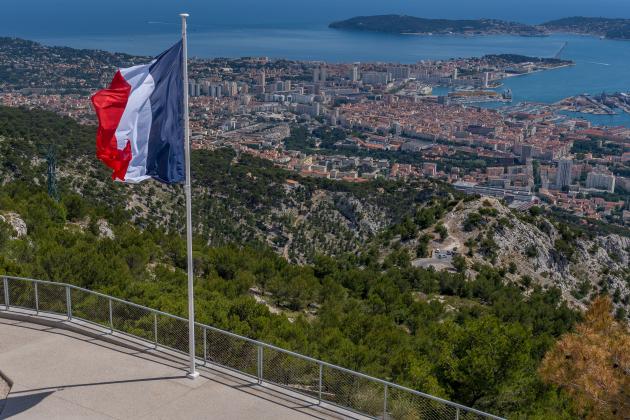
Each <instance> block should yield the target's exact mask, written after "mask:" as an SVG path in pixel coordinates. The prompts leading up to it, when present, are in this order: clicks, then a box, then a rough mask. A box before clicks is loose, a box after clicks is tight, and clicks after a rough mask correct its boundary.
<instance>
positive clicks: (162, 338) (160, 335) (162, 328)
mask: <svg viewBox="0 0 630 420" xmlns="http://www.w3.org/2000/svg"><path fill="white" fill-rule="evenodd" d="M155 317H156V320H157V342H158V344H159V345H161V346H165V347H170V348H172V349H175V350H179V351H183V352H185V353H188V321H184V320H181V319H178V318H173V317H170V316H166V315H161V314H157V313H156V315H155Z"/></svg>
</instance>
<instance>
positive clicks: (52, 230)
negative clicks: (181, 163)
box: [0, 109, 628, 419]
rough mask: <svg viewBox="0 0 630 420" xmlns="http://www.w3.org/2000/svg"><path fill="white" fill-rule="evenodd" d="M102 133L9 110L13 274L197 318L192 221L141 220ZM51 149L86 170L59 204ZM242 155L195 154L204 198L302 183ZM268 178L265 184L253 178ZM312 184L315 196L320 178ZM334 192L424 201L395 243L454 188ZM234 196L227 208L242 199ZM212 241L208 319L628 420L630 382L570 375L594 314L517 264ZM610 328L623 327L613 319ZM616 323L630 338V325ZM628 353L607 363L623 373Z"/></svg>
mask: <svg viewBox="0 0 630 420" xmlns="http://www.w3.org/2000/svg"><path fill="white" fill-rule="evenodd" d="M93 131H94V128H93V127H82V126H79V125H77V124H76V123H74V122H72V121H71V120H68V119H64V118H59V117H56V116H54V115H53V114H50V113H43V112H39V111H24V110H8V109H0V185H1V186H0V215H4V216H5V219H8V215H14V216H15V217H18V218H19V219H20V220H23V221H24V223H25V225H26V228H27V232H26V233H25V234H23V235H19V234H18V233H17V232H16V230H15V229H14V227H13V226H11V224H10V223H8V222H7V221H6V220H5V221H4V222H2V221H0V274H11V275H17V276H28V277H35V278H41V279H50V280H55V281H63V282H69V283H73V284H76V285H78V286H81V287H85V288H88V289H92V290H97V291H101V292H104V293H108V294H111V295H114V296H118V297H121V298H125V299H128V300H131V301H134V302H137V303H140V304H143V305H147V306H150V307H154V308H157V309H160V310H163V311H166V312H171V313H174V314H178V315H185V314H186V274H185V269H186V266H185V264H186V259H185V256H186V248H185V242H184V240H183V238H182V235H181V233H180V231H179V229H178V228H177V223H174V224H172V225H168V224H167V225H164V224H160V223H158V221H157V219H156V218H153V217H150V215H151V209H148V210H146V211H147V214H148V215H147V216H143V217H138V218H135V219H134V218H133V214H132V213H133V212H134V209H133V208H129V206H128V202H129V201H130V200H131V199H132V198H131V196H132V195H134V194H139V193H143V192H144V190H142V189H140V188H136V187H129V186H126V185H120V184H115V183H113V182H111V181H110V180H109V178H108V177H109V175H108V173H107V171H106V170H104V169H103V168H102V166H100V165H99V164H98V163H97V162H96V160H95V158H94V157H93V152H94V151H93V145H92V142H93V134H94V133H93ZM50 143H55V144H56V150H57V156H58V170H59V172H60V173H63V172H64V171H68V170H70V168H72V162H75V163H76V162H80V166H81V168H82V169H83V173H84V179H81V180H78V181H77V182H72V181H71V180H69V179H66V178H63V182H60V186H59V196H60V197H59V201H57V200H55V199H54V198H52V197H50V196H49V195H48V193H47V183H46V177H45V174H46V171H45V168H46V161H45V159H44V158H45V153H46V150H47V148H48V146H49V145H50ZM231 159H232V155H230V154H224V152H223V151H218V152H207V151H199V152H195V156H194V161H195V165H196V167H197V171H198V173H200V174H201V172H202V171H201V168H205V169H206V170H205V172H204V175H203V176H200V177H199V178H198V180H197V182H198V183H199V185H198V187H199V188H202V187H204V186H205V187H207V188H219V184H220V183H222V182H223V181H222V180H223V179H224V175H225V174H224V172H222V171H227V170H230V168H232V169H231V170H232V171H233V172H232V173H231V174H232V175H231V177H230V179H233V180H235V181H234V182H235V183H234V184H229V185H232V186H234V185H240V187H238V188H241V189H242V190H243V191H240V192H239V194H241V195H242V194H245V196H244V197H245V198H244V200H245V202H247V203H248V204H247V205H246V206H244V207H242V209H243V211H252V212H255V211H256V210H257V209H260V208H261V203H264V202H265V201H267V200H273V198H274V197H276V195H274V194H278V196H279V194H280V192H279V191H278V190H276V186H277V185H279V183H278V182H275V183H274V182H272V181H273V180H274V179H275V180H276V181H278V180H283V179H286V178H287V177H289V174H288V173H286V172H284V171H281V170H279V169H276V168H273V167H268V166H266V165H267V164H266V163H263V162H260V161H256V160H253V161H251V162H249V163H248V164H247V166H246V167H245V168H246V171H245V172H243V170H242V169H235V167H231V166H230V165H229V164H228V163H227V162H229V161H230V160H231ZM256 168H258V169H256ZM210 169H212V170H210ZM72 170H74V169H72ZM248 173H249V175H247V174H248ZM257 177H258V179H262V180H263V181H261V182H252V183H248V182H245V180H246V179H253V178H257ZM299 182H300V183H303V184H304V185H306V186H307V187H308V185H309V183H314V182H318V181H314V180H302V179H299ZM86 185H87V187H86ZM252 185H253V186H252ZM318 187H325V185H324V186H323V185H318ZM149 188H154V189H155V190H156V191H157V190H159V189H160V188H161V186H160V185H157V184H155V185H153V184H151V185H150V187H149ZM233 188H236V187H233ZM328 188H329V189H340V190H347V191H350V192H353V193H355V194H357V196H358V197H369V196H372V195H375V194H376V191H377V190H383V191H386V192H387V191H389V192H388V194H391V195H389V196H384V197H383V198H382V199H383V200H385V199H391V198H392V197H397V196H396V194H400V199H401V200H411V202H412V203H413V202H414V200H416V199H418V200H420V198H422V200H425V201H426V202H425V203H424V207H423V208H427V203H428V204H430V207H431V210H424V211H421V210H418V213H417V214H416V215H414V218H406V217H405V216H404V215H403V214H397V213H396V212H395V211H394V210H391V211H392V213H391V217H392V221H393V222H392V224H391V227H390V229H391V231H390V235H389V237H388V240H389V238H391V237H392V233H391V232H393V231H396V233H397V234H404V232H405V230H404V226H405V224H406V223H407V221H409V220H412V221H416V222H418V223H422V224H429V225H435V224H437V223H438V220H439V215H440V214H442V213H443V212H444V211H445V209H446V208H448V207H449V206H451V205H452V202H451V201H452V200H450V199H449V195H448V194H445V193H444V192H439V191H438V194H429V195H426V194H427V193H423V195H422V196H421V197H420V196H413V197H412V198H411V199H410V198H409V197H403V196H402V193H401V191H400V188H401V186H400V185H399V184H397V183H395V182H392V183H389V182H384V181H381V182H375V183H369V184H367V185H362V186H360V187H359V186H350V185H344V184H339V185H334V186H328ZM223 193H224V194H225V196H226V197H228V194H229V191H223ZM169 194H172V195H173V200H174V201H172V202H169V201H165V202H164V203H155V206H156V210H157V207H158V206H160V205H162V206H169V205H172V203H173V202H174V203H176V202H177V200H178V199H179V198H178V197H179V196H180V195H181V194H179V191H177V190H175V189H174V190H173V191H170V192H167V193H165V195H164V197H167V198H168V197H170V195H169ZM451 198H452V197H451ZM366 199H367V198H366ZM400 203H401V202H400V201H399V202H396V203H394V204H395V205H397V206H398V207H402V206H400V205H398V204H400ZM402 203H404V201H402ZM204 205H206V204H204ZM207 205H208V206H210V207H212V206H213V204H207ZM412 208H415V207H413V206H412ZM198 211H199V214H203V213H204V211H203V209H201V210H200V209H198ZM399 211H400V210H399ZM429 213H431V215H430V214H429ZM436 215H438V217H437V218H436V217H435V216H436ZM397 220H398V221H397ZM207 233H208V232H206V231H204V230H203V229H200V230H198V231H197V234H196V235H195V244H194V262H195V279H196V280H195V281H196V284H195V287H196V307H197V320H198V321H200V322H203V323H206V324H210V325H214V326H217V327H220V328H223V329H226V330H229V331H233V332H236V333H239V334H242V335H245V336H248V337H252V338H256V339H260V340H262V341H265V342H268V343H271V344H275V345H278V346H281V347H285V348H288V349H291V350H295V351H298V352H301V353H303V354H307V355H309V356H312V357H316V358H320V359H322V360H325V361H328V362H331V363H335V364H338V365H341V366H344V367H347V368H350V369H355V370H358V371H361V372H365V373H368V374H371V375H374V376H377V377H380V378H383V379H388V380H391V381H394V382H397V383H400V384H402V385H406V386H409V387H411V388H414V389H417V390H420V391H423V392H426V393H431V394H434V395H437V396H441V397H445V398H448V399H451V400H454V401H457V402H459V403H462V404H465V405H469V406H473V407H476V408H479V409H482V410H485V411H489V412H493V413H496V414H500V415H503V416H507V417H510V418H539V419H547V418H554V419H555V418H558V419H562V418H566V419H573V418H576V417H584V418H586V417H589V416H590V418H615V416H616V415H618V414H619V413H620V411H619V410H620V407H625V406H624V405H623V404H625V402H627V399H626V400H624V397H623V392H621V394H619V389H622V391H623V389H624V388H623V387H624V386H627V384H628V382H627V378H626V379H625V380H626V382H623V381H624V377H623V374H621V375H622V376H621V380H620V381H619V386H618V387H617V388H614V389H612V390H608V391H607V393H606V394H605V395H604V396H602V395H601V394H597V395H593V394H589V393H588V392H587V391H588V390H589V389H590V388H589V384H590V382H588V381H586V380H585V382H584V385H583V389H585V390H586V391H585V392H584V393H578V392H576V391H575V389H572V388H570V387H567V386H566V383H567V381H568V380H569V379H567V378H569V377H570V375H569V374H575V375H578V376H579V375H583V372H581V371H580V372H577V373H575V372H570V371H568V369H569V368H568V367H566V366H564V365H562V364H561V363H560V362H558V360H559V359H558V357H554V354H555V353H554V352H555V351H560V350H557V346H558V344H557V343H562V342H563V341H562V340H568V338H570V337H571V336H570V334H571V333H572V331H574V329H575V328H576V326H580V325H582V322H583V318H584V317H583V315H582V314H580V313H579V312H577V311H575V310H573V309H571V308H569V307H568V306H567V305H566V304H565V303H564V302H563V301H562V299H561V296H560V292H559V291H558V290H557V289H555V288H553V287H549V288H546V289H545V288H542V287H540V286H537V285H535V284H531V282H528V281H526V280H527V279H523V281H521V282H519V283H513V282H506V281H505V277H506V274H507V272H508V270H509V268H508V267H500V266H492V265H490V264H481V263H478V264H477V265H476V266H475V267H474V270H475V272H476V273H477V275H476V276H475V277H474V278H473V279H469V278H467V277H466V275H465V274H464V272H463V270H460V272H456V273H449V272H436V271H434V270H430V269H421V268H414V267H412V265H411V264H410V256H409V253H408V252H407V251H406V250H405V249H402V248H397V246H396V245H395V244H394V245H393V248H392V252H391V253H389V254H388V255H387V256H386V257H385V258H381V255H379V252H378V248H377V247H370V246H368V247H366V248H365V249H363V250H361V252H347V253H339V254H338V255H335V256H326V255H323V254H321V253H316V255H315V256H314V258H313V260H312V262H311V263H308V264H301V265H296V264H292V263H290V262H288V261H287V259H285V258H283V257H282V256H280V255H278V254H277V253H276V252H274V250H272V249H271V248H270V246H269V245H268V244H266V243H265V242H264V241H259V240H255V238H251V239H252V240H248V241H242V240H240V239H239V238H238V237H237V238H233V240H231V241H230V240H229V232H227V231H226V233H225V235H224V240H223V243H222V244H219V245H216V244H213V243H211V242H209V241H208V240H207V237H206V236H205V235H206V234H207ZM386 236H387V235H386ZM254 294H257V295H258V296H259V297H261V298H262V299H263V300H264V301H265V302H266V304H261V303H258V302H257V301H256V299H255V298H254ZM272 308H273V309H274V311H273V312H272V311H271V309H272ZM278 310H279V311H278ZM275 312H279V313H275ZM600 312H601V310H600ZM604 312H605V311H604ZM600 315H601V314H600ZM601 316H604V315H601ZM585 322H587V324H585V325H587V326H588V328H591V329H592V328H597V326H598V325H600V324H598V323H597V322H593V321H592V317H591V318H589V317H587V318H586V321H585ZM588 322H590V324H588ZM606 322H608V324H606V325H608V326H609V328H612V327H611V325H617V324H615V321H614V320H612V318H610V319H608V318H606ZM615 328H616V329H615V331H621V332H620V333H619V334H621V337H623V336H624V335H623V334H624V333H623V331H625V330H624V329H623V327H619V326H616V327H615ZM578 331H579V330H578ZM626 334H627V332H626ZM567 337H568V338H567ZM615 343H616V342H615ZM593 345H594V346H596V345H597V343H596V340H595V342H594V343H593ZM578 350H579V349H578ZM616 354H617V353H614V354H612V355H611V356H610V358H607V357H603V358H601V363H602V364H604V365H606V366H608V362H609V361H610V360H612V358H614V357H615V355H616ZM546 355H548V356H546ZM544 360H546V362H544V363H546V364H545V365H543V361H544ZM626 362H627V361H624V362H623V363H626ZM546 366H547V367H548V366H552V367H553V366H557V367H558V369H564V370H565V371H567V372H568V373H567V376H566V377H565V376H562V375H550V374H549V372H548V371H549V370H554V369H553V368H550V369H547V370H545V369H543V368H545V367H546ZM622 368H627V365H622ZM554 371H556V373H557V372H559V371H557V370H554ZM615 372H619V371H618V370H617V371H614V372H613V373H615ZM615 375H618V373H615ZM587 379H588V378H587ZM624 384H625V385H624ZM581 386H582V385H581ZM580 389H582V388H580ZM625 389H627V388H625ZM615 392H616V393H615ZM619 395H621V397H620V396H619ZM626 395H627V394H626ZM609 397H610V398H609ZM602 401H604V402H605V404H603V405H602V404H601V402H602ZM620 401H621V402H620ZM624 401H625V402H624Z"/></svg>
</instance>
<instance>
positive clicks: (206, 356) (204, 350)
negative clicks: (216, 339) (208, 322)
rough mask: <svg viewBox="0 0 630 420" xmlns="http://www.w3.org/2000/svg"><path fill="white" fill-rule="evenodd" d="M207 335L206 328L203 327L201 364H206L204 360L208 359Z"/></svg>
mask: <svg viewBox="0 0 630 420" xmlns="http://www.w3.org/2000/svg"><path fill="white" fill-rule="evenodd" d="M207 335H208V330H207V329H206V328H204V329H203V365H204V366H205V365H206V362H207V360H208V345H207V341H208V339H207Z"/></svg>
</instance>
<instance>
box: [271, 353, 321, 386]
mask: <svg viewBox="0 0 630 420" xmlns="http://www.w3.org/2000/svg"><path fill="white" fill-rule="evenodd" d="M263 378H264V380H265V381H267V382H273V383H276V384H278V385H282V386H285V387H287V388H290V389H292V390H294V391H296V392H300V393H302V394H307V395H309V396H313V397H317V396H318V394H319V364H317V363H314V362H312V361H309V360H304V359H301V358H299V357H296V356H293V355H291V354H288V353H285V352H282V351H278V350H275V349H270V348H265V349H263Z"/></svg>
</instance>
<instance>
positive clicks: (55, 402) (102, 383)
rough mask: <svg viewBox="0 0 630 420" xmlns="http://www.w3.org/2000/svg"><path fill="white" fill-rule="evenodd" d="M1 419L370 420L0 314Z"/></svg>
mask: <svg viewBox="0 0 630 420" xmlns="http://www.w3.org/2000/svg"><path fill="white" fill-rule="evenodd" d="M0 371H1V372H2V374H3V375H4V376H6V377H7V378H8V379H9V380H11V381H12V382H13V384H12V387H11V390H10V393H9V395H8V397H7V399H6V401H5V406H4V409H2V404H1V403H0V419H4V418H11V419H39V418H46V419H64V420H65V419H81V418H90V419H274V420H278V419H298V420H299V419H341V418H344V419H345V418H357V419H359V418H362V417H360V416H357V415H354V414H352V413H348V412H344V411H340V410H339V409H336V408H334V407H331V406H327V405H324V404H322V405H317V403H316V402H313V401H308V399H305V397H302V396H298V395H294V394H291V393H290V392H289V391H287V390H283V391H282V392H279V390H278V389H274V388H273V387H271V386H268V385H265V386H264V387H263V386H260V385H258V384H256V383H255V382H252V380H251V379H246V378H244V377H239V376H238V374H234V373H231V372H229V373H228V371H224V370H220V368H215V367H212V368H210V367H208V368H205V367H200V369H199V371H200V374H201V376H200V377H199V378H198V379H196V380H190V379H187V378H186V360H185V359H182V358H181V356H179V355H176V354H172V353H168V352H164V351H158V350H155V349H153V348H152V347H147V346H146V344H143V343H141V342H138V341H133V340H131V339H127V338H121V337H118V336H111V335H108V334H103V333H102V332H99V331H98V330H94V329H92V328H90V327H89V326H88V325H76V323H72V324H68V323H66V322H64V321H62V320H60V319H58V318H54V317H51V318H50V319H48V320H42V319H41V316H40V317H39V318H35V317H31V316H29V315H26V314H19V313H18V314H16V313H3V312H0Z"/></svg>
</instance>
